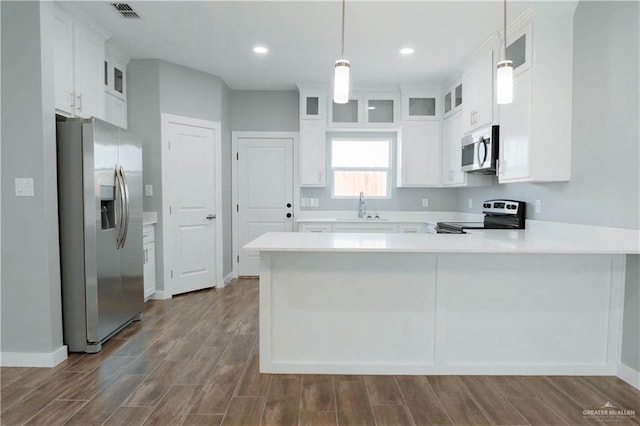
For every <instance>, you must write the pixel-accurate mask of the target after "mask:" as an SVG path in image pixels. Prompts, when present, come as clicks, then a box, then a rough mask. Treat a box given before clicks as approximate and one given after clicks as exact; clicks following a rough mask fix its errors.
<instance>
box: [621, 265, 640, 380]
mask: <svg viewBox="0 0 640 426" xmlns="http://www.w3.org/2000/svg"><path fill="white" fill-rule="evenodd" d="M620 358H621V361H622V363H623V364H624V365H626V366H627V367H630V368H633V369H634V370H636V371H638V372H640V256H639V255H637V254H634V255H627V273H626V286H625V290H624V316H623V323H622V354H621V357H620Z"/></svg>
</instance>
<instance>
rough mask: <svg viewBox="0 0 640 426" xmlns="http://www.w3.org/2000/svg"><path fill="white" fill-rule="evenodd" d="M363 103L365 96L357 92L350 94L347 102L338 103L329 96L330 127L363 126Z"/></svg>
mask: <svg viewBox="0 0 640 426" xmlns="http://www.w3.org/2000/svg"><path fill="white" fill-rule="evenodd" d="M363 105H364V97H363V96H362V94H360V93H357V92H352V93H351V94H350V96H349V102H347V103H346V104H337V103H335V102H333V99H331V98H329V127H338V128H341V127H342V128H348V127H362V124H363V123H364V120H363Z"/></svg>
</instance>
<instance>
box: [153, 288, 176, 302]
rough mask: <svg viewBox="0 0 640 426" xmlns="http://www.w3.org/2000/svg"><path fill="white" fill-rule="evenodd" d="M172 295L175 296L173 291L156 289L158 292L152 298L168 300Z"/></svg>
mask: <svg viewBox="0 0 640 426" xmlns="http://www.w3.org/2000/svg"><path fill="white" fill-rule="evenodd" d="M172 297H173V295H172V294H171V293H169V292H168V291H164V290H156V292H155V293H153V295H152V296H151V299H153V300H166V299H171V298H172Z"/></svg>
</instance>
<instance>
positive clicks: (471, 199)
mask: <svg viewBox="0 0 640 426" xmlns="http://www.w3.org/2000/svg"><path fill="white" fill-rule="evenodd" d="M469 208H470V209H471V208H473V198H469Z"/></svg>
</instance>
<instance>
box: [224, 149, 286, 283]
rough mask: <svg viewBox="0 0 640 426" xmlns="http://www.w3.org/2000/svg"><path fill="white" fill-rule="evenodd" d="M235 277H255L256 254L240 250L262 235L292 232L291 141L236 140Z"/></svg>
mask: <svg viewBox="0 0 640 426" xmlns="http://www.w3.org/2000/svg"><path fill="white" fill-rule="evenodd" d="M237 147H238V155H237V162H238V164H237V169H236V170H237V179H238V186H237V188H238V207H237V217H238V228H237V231H238V232H237V236H238V237H237V238H238V247H239V258H238V275H258V273H259V264H260V262H259V259H260V258H259V253H258V252H252V251H247V250H244V249H243V248H242V246H244V245H245V244H246V243H248V242H249V241H251V240H253V239H255V238H257V237H259V236H260V235H262V234H264V233H265V232H291V231H293V139H287V138H283V139H266V138H265V139H261V138H246V139H245V138H242V139H238V146H237Z"/></svg>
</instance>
